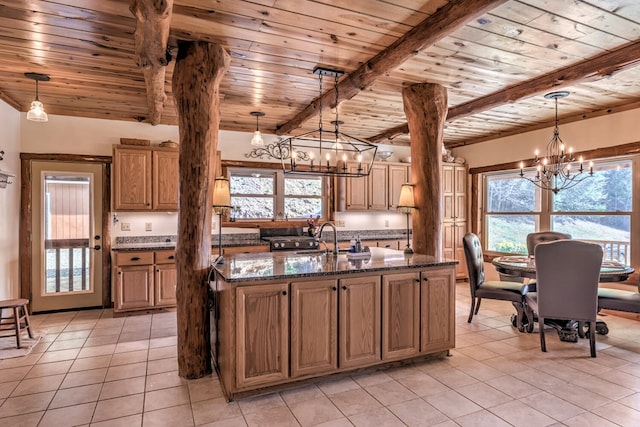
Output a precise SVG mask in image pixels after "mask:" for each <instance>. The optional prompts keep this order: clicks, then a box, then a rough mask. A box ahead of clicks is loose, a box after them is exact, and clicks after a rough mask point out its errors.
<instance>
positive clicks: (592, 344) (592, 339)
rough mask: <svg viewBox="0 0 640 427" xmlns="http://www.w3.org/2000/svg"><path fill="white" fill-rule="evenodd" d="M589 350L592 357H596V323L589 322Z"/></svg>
mask: <svg viewBox="0 0 640 427" xmlns="http://www.w3.org/2000/svg"><path fill="white" fill-rule="evenodd" d="M589 348H590V349H591V357H596V322H589Z"/></svg>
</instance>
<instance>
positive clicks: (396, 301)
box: [382, 272, 420, 360]
mask: <svg viewBox="0 0 640 427" xmlns="http://www.w3.org/2000/svg"><path fill="white" fill-rule="evenodd" d="M419 351H420V273H418V272H415V273H401V274H385V275H383V276H382V360H390V359H399V358H406V357H410V356H412V355H415V354H418V352H419Z"/></svg>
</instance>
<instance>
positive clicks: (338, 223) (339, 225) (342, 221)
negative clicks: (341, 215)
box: [336, 219, 344, 227]
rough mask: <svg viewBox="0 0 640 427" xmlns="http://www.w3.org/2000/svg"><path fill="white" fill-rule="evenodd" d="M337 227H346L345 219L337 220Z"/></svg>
mask: <svg viewBox="0 0 640 427" xmlns="http://www.w3.org/2000/svg"><path fill="white" fill-rule="evenodd" d="M336 227H344V220H343V219H337V220H336Z"/></svg>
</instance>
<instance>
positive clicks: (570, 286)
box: [525, 240, 602, 357]
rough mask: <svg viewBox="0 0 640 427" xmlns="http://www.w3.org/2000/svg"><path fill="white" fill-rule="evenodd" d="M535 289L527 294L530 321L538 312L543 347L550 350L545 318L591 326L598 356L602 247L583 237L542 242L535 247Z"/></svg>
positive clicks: (591, 340)
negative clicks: (547, 344)
mask: <svg viewBox="0 0 640 427" xmlns="http://www.w3.org/2000/svg"><path fill="white" fill-rule="evenodd" d="M535 259H536V292H530V293H527V294H526V295H525V307H526V311H527V320H528V321H529V322H530V325H532V324H533V316H534V313H537V315H538V329H539V331H540V348H541V349H542V351H543V352H546V351H547V346H546V342H545V335H544V319H559V320H570V321H577V322H579V323H583V322H584V324H588V325H589V347H590V349H591V357H596V338H595V337H596V317H597V313H598V281H599V279H600V266H601V264H602V247H600V245H597V244H595V243H587V242H583V241H580V240H556V241H551V242H545V243H539V244H538V245H537V246H536V248H535Z"/></svg>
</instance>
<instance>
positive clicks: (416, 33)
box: [276, 0, 506, 135]
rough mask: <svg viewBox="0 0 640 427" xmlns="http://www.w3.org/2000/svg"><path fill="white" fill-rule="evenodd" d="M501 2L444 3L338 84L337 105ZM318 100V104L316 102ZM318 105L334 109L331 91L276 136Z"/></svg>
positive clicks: (315, 111)
mask: <svg viewBox="0 0 640 427" xmlns="http://www.w3.org/2000/svg"><path fill="white" fill-rule="evenodd" d="M505 1H506V0H465V1H451V2H449V3H447V5H445V6H443V7H442V8H440V9H438V10H437V11H436V12H435V13H434V14H433V15H431V16H429V17H428V18H427V19H425V20H424V21H422V22H421V23H420V24H418V25H417V26H415V27H414V28H412V29H411V30H410V31H409V32H407V33H406V34H405V35H404V36H402V37H400V38H399V39H398V40H396V41H395V42H394V43H393V44H392V45H390V46H389V47H387V48H386V49H384V50H382V51H381V52H380V53H378V54H377V55H376V56H374V57H373V58H371V59H370V60H369V61H367V62H366V63H364V64H362V65H361V66H360V67H359V68H358V69H357V70H355V71H354V72H352V73H351V74H349V75H347V76H346V77H345V78H343V79H342V81H341V82H340V83H339V84H338V92H339V99H338V100H337V103H340V102H341V101H344V100H347V99H351V98H353V97H354V96H356V95H357V94H358V93H359V92H360V91H362V90H364V89H366V88H367V87H369V86H370V85H371V84H373V82H374V81H375V80H376V79H377V78H378V77H379V76H381V75H384V74H385V73H386V72H388V71H391V70H393V69H394V68H396V67H398V66H399V65H401V64H402V63H403V62H405V61H406V60H407V59H408V58H410V57H412V56H414V55H416V54H417V53H418V52H420V51H421V50H423V49H425V48H427V47H429V46H430V45H432V44H434V43H435V42H437V41H438V40H440V39H442V38H443V37H445V36H447V35H449V34H450V33H452V32H453V31H455V30H457V29H458V28H460V27H462V26H463V25H465V24H466V23H467V22H469V21H470V20H472V19H474V18H475V17H477V16H479V15H482V14H483V13H485V12H487V11H489V10H491V9H494V8H495V7H497V6H499V5H500V4H502V3H504V2H505ZM321 99H322V102H320V100H321ZM320 104H322V105H323V107H328V108H334V107H335V106H336V99H335V93H334V92H333V90H328V91H327V92H325V93H324V94H322V95H321V96H319V97H317V98H316V99H314V100H313V101H312V102H311V103H310V104H309V105H308V106H307V107H305V108H304V109H303V110H302V111H301V112H299V113H298V114H296V116H295V117H293V118H292V119H291V120H289V121H288V122H286V123H283V124H281V125H279V126H278V128H277V129H276V134H277V135H284V134H287V133H289V132H291V131H292V130H294V129H296V128H298V127H300V125H301V124H302V123H304V122H305V121H307V120H309V119H310V118H312V117H314V116H316V115H317V114H319V112H320V110H319V108H320V107H319V106H320Z"/></svg>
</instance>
